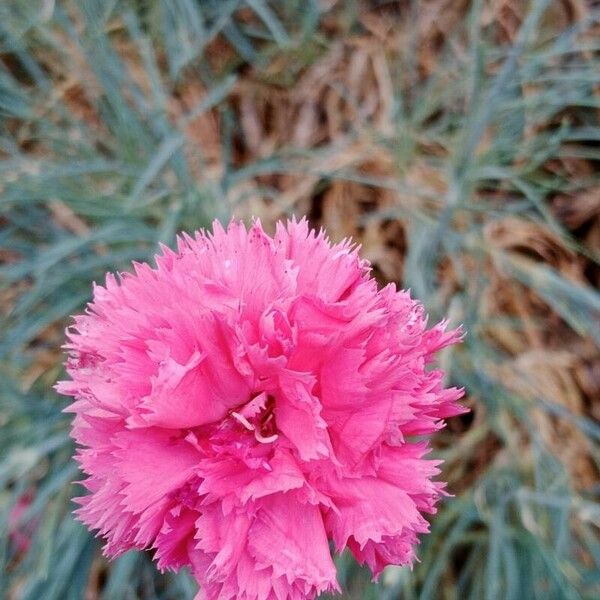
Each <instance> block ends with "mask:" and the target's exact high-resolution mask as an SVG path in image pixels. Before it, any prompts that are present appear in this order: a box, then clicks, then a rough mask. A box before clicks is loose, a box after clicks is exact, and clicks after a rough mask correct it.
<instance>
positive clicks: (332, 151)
mask: <svg viewBox="0 0 600 600" xmlns="http://www.w3.org/2000/svg"><path fill="white" fill-rule="evenodd" d="M590 4H593V3H590ZM465 5H468V6H467V7H466V6H465ZM599 19H600V14H599V13H598V12H594V9H593V8H587V7H586V3H584V2H579V1H573V2H568V1H566V0H565V1H564V2H551V1H550V0H532V1H531V2H521V1H520V0H514V1H511V0H504V1H502V2H491V1H490V2H488V1H486V0H476V1H474V2H471V3H465V2H458V1H456V2H452V1H442V0H433V1H430V2H418V1H416V0H415V1H413V2H410V1H408V0H407V1H405V2H391V1H390V2H384V1H375V0H372V1H370V2H367V1H366V0H365V1H358V0H355V1H350V0H348V1H341V0H339V1H336V0H330V1H317V0H289V1H288V0H286V1H285V2H283V1H282V2H276V1H268V0H152V1H150V2H141V1H135V0H78V1H75V0H64V1H60V0H56V1H53V0H20V1H19V0H7V1H5V2H2V4H1V5H0V202H1V211H2V212H1V216H0V260H1V261H2V265H1V267H0V311H1V312H0V314H1V319H2V322H1V329H0V330H1V335H0V361H1V362H0V595H2V594H3V593H4V594H6V597H7V598H10V599H14V600H39V599H42V598H43V599H44V600H80V599H83V598H90V599H91V598H102V599H107V600H108V599H110V600H120V599H123V600H125V599H130V598H131V599H133V598H144V599H148V600H150V599H152V600H155V599H158V598H161V599H182V598H191V597H192V596H193V594H194V593H195V584H194V583H193V582H192V580H191V579H190V578H189V577H188V576H187V575H186V574H185V573H180V574H178V575H175V574H165V575H161V574H159V573H157V572H156V571H155V569H154V567H153V566H152V563H151V561H150V557H149V556H147V555H145V554H144V553H128V554H127V555H125V556H123V557H121V558H119V559H118V560H116V561H115V562H114V563H111V564H108V563H107V562H106V561H105V560H104V559H103V558H102V557H101V555H100V543H99V542H98V541H97V540H95V539H94V538H93V536H92V535H91V534H89V533H88V532H87V531H86V530H85V529H84V528H83V527H82V526H81V525H79V524H78V523H76V522H75V521H74V520H73V517H72V515H71V511H72V509H73V505H72V503H71V501H70V498H71V497H72V496H73V495H76V494H78V493H80V489H79V488H78V487H77V486H74V485H72V483H71V482H72V481H74V480H76V479H77V478H78V477H79V474H78V472H77V469H76V467H75V465H74V463H73V461H72V460H71V456H72V454H73V452H74V448H73V445H72V443H71V441H70V439H69V437H68V428H69V417H68V416H67V415H64V414H62V413H61V409H62V408H63V407H64V406H65V401H64V399H62V398H59V397H57V396H56V394H55V393H54V392H53V390H52V385H53V383H54V382H55V381H56V379H57V378H58V377H59V375H60V373H61V368H62V367H61V361H62V359H63V357H62V355H61V351H60V345H61V343H62V338H63V329H64V327H65V325H66V323H67V322H68V316H69V315H70V314H72V313H74V312H76V311H78V310H80V309H82V307H83V306H84V305H85V302H86V301H88V300H89V298H90V294H91V284H92V282H93V281H102V280H103V277H104V273H105V272H106V271H108V270H110V271H117V270H123V269H126V268H128V265H129V264H130V262H131V261H132V260H147V259H149V258H150V257H151V255H152V254H153V253H154V251H155V250H156V247H157V243H158V242H159V241H162V242H165V243H172V242H173V239H174V236H175V233H176V232H177V231H179V230H187V231H190V230H194V229H197V228H199V227H203V226H206V225H207V224H209V223H210V221H211V220H212V219H213V218H219V219H221V220H223V221H226V220H227V219H228V218H229V217H230V215H231V214H233V213H237V214H239V215H241V216H248V215H249V214H251V213H252V214H256V215H258V216H261V217H262V218H263V221H264V222H265V223H266V224H267V226H268V225H269V224H270V223H272V222H273V220H274V219H276V218H277V217H279V216H281V215H285V214H290V213H296V214H298V215H300V214H308V215H309V217H310V218H311V220H312V221H313V223H315V224H317V225H318V224H323V225H325V226H327V228H328V231H329V232H330V234H331V236H332V237H334V238H339V237H343V236H345V235H353V236H354V237H355V238H356V239H357V240H358V241H360V242H361V243H362V244H363V254H364V256H365V257H366V258H369V259H370V260H371V261H372V262H373V265H374V272H375V274H376V275H377V277H378V278H379V279H380V280H381V281H382V282H385V281H391V280H395V281H398V282H399V283H400V285H401V286H402V287H410V288H411V289H412V290H413V293H414V295H415V296H416V297H418V298H420V299H421V300H423V302H424V303H425V305H426V307H427V309H428V310H429V311H430V312H431V313H432V318H438V317H441V316H443V315H445V314H450V316H451V319H452V321H453V322H454V323H458V322H463V323H464V325H465V328H466V330H467V331H468V336H467V338H466V341H465V342H464V344H463V345H462V346H461V347H460V348H457V349H453V350H452V351H451V352H450V353H449V354H447V355H446V356H444V361H445V365H444V366H445V367H446V368H447V370H448V372H449V373H450V377H451V378H452V380H453V383H455V384H458V385H463V386H465V387H466V388H467V391H468V400H467V402H468V403H469V405H470V406H471V408H472V409H473V410H472V412H471V413H470V415H469V416H467V417H466V418H463V419H455V420H454V421H453V422H452V423H451V424H450V427H449V429H448V430H447V431H446V432H444V433H443V434H440V436H439V437H438V439H437V447H436V453H437V454H438V455H439V456H440V457H442V458H444V459H445V460H446V464H445V473H444V475H445V479H447V480H448V481H449V482H450V483H449V490H450V491H451V492H452V493H453V494H454V495H455V497H454V498H451V499H449V500H448V501H447V502H445V503H444V505H443V506H442V507H441V508H440V511H439V512H438V514H437V516H435V517H434V518H433V519H432V527H431V534H430V535H429V536H426V537H425V538H424V540H423V543H422V546H421V548H420V550H419V557H420V562H419V563H417V564H415V566H414V569H413V570H410V569H406V568H403V569H400V568H396V569H394V568H391V569H388V571H386V573H385V574H384V575H383V577H382V578H381V581H380V582H379V583H378V584H372V583H370V582H369V580H368V577H367V575H366V573H365V572H364V571H363V570H361V569H360V568H358V567H356V565H355V564H354V563H353V562H352V560H351V559H350V558H349V557H347V556H344V557H342V559H341V560H340V561H339V575H340V583H341V584H342V586H343V587H344V589H345V594H346V596H345V597H347V598H356V599H357V600H358V599H369V598H371V599H375V598H382V599H387V600H392V599H399V598H402V599H407V600H409V599H410V600H412V599H417V598H419V599H422V600H426V599H437V598H439V599H443V600H453V599H455V598H461V599H480V598H485V599H487V600H501V599H502V600H504V599H512V600H524V599H529V598H539V599H544V600H545V599H554V598H556V599H559V598H561V599H562V598H565V599H573V600H575V599H578V598H589V599H592V598H598V597H600V537H599V535H598V533H599V532H598V527H599V525H600V504H599V503H598V490H599V489H600V488H599V478H598V469H599V462H598V461H599V459H600V453H599V451H598V450H599V446H598V442H599V440H600V426H599V425H598V422H597V419H598V418H599V416H600V412H599V409H598V398H599V397H600V383H599V381H600V379H599V375H598V373H599V372H600V359H599V358H598V356H599V353H598V347H599V346H600V296H599V295H598V293H597V289H598V284H599V282H600V270H599V269H598V257H599V250H600V182H599V181H598V178H597V173H596V169H595V165H597V162H598V160H599V159H600V152H599V150H598V143H599V142H600V126H599V125H598V114H599V113H598V111H599V109H600V100H599V96H598V90H599V84H600V57H599V54H598V52H599V50H600V45H599V43H598V39H599V37H598V34H599V31H600V25H599V23H600V21H599Z"/></svg>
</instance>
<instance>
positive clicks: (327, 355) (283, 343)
mask: <svg viewBox="0 0 600 600" xmlns="http://www.w3.org/2000/svg"><path fill="white" fill-rule="evenodd" d="M134 269H135V274H128V273H126V274H122V275H120V276H119V277H118V278H117V277H114V276H113V275H108V276H107V278H106V284H105V285H104V286H95V287H94V299H93V302H92V303H90V305H89V307H88V309H87V311H86V313H85V314H84V315H79V316H76V317H75V320H74V324H73V326H72V327H70V328H69V329H68V331H67V336H68V343H67V345H66V347H67V349H68V351H69V358H68V360H67V363H66V368H67V372H68V374H69V375H70V378H71V379H70V380H69V381H63V382H60V383H59V384H58V390H59V391H60V392H61V393H63V394H66V395H69V396H73V397H74V398H75V401H74V402H73V403H72V404H71V405H70V407H69V408H68V409H67V410H68V411H70V412H72V413H74V415H75V416H74V422H73V431H72V435H73V437H74V439H75V440H76V442H77V443H78V444H79V446H80V448H79V450H78V452H77V460H78V461H79V464H80V465H81V468H82V470H83V471H84V473H85V474H86V475H87V479H86V480H85V482H84V485H85V487H86V488H87V489H88V490H89V494H87V495H85V496H83V497H82V498H78V500H77V501H78V503H79V504H80V508H79V509H78V510H77V515H78V517H79V518H80V519H81V520H82V521H83V522H84V523H86V524H87V525H88V526H89V527H90V528H92V529H94V530H97V531H98V534H99V535H101V536H103V537H104V538H105V539H106V546H105V552H106V554H107V555H109V556H115V555H118V554H119V553H121V552H124V551H126V550H129V549H131V548H139V549H153V550H154V551H155V554H154V555H155V559H156V561H157V564H158V567H159V568H160V569H178V568H180V567H182V566H184V565H187V566H189V567H190V568H191V570H192V572H193V574H194V575H195V577H196V578H197V580H198V582H199V584H200V592H199V593H198V596H197V598H198V599H200V598H205V599H207V600H217V599H218V600H233V599H239V600H288V599H289V600H300V599H305V598H308V599H312V598H314V597H315V596H317V595H318V594H320V593H321V592H326V591H329V592H331V591H336V590H339V586H338V583H337V581H336V570H335V566H334V563H333V561H332V557H331V552H330V543H331V544H332V546H333V548H334V549H335V550H336V551H337V552H341V551H342V550H343V549H344V548H346V547H347V548H349V549H350V551H351V552H352V553H353V554H354V556H355V557H356V558H357V560H358V561H359V562H361V563H366V564H368V566H369V567H370V568H371V570H372V571H373V574H374V576H377V575H378V574H379V573H380V572H381V571H382V569H383V568H384V567H385V566H386V565H388V564H396V565H405V564H410V563H411V562H412V561H413V560H414V558H415V545H416V544H417V541H418V536H419V534H421V533H424V532H426V531H427V528H428V524H427V521H426V520H425V518H424V516H423V514H424V513H433V512H435V506H436V502H437V501H438V499H439V498H440V496H441V495H442V494H443V493H444V485H443V484H442V483H440V482H438V481H433V478H434V476H435V475H437V474H438V472H439V469H438V466H439V461H435V460H429V459H427V458H425V456H426V454H427V453H428V450H429V447H428V442H427V441H426V440H425V439H424V438H423V436H424V435H426V434H431V433H433V432H435V431H437V430H438V429H440V428H441V427H443V426H444V419H445V418H447V417H450V416H452V415H456V414H459V413H461V412H463V410H464V409H463V408H461V407H460V406H459V405H457V400H458V399H459V398H460V397H461V395H462V390H460V389H457V388H444V385H443V373H442V372H441V371H440V370H435V369H432V368H431V367H430V363H431V361H432V359H433V356H434V354H435V352H436V351H438V350H439V349H440V348H443V347H444V346H448V345H449V344H452V343H454V342H456V341H458V340H459V338H460V332H459V331H458V330H452V331H445V329H446V323H445V322H442V323H440V324H438V325H436V326H434V327H433V328H431V329H427V328H426V317H425V315H424V311H423V308H422V306H421V305H420V304H419V303H417V302H415V301H414V300H412V299H411V298H410V296H409V294H408V293H407V292H404V291H397V290H396V288H395V286H394V285H388V286H386V287H384V288H382V289H380V290H378V288H377V284H376V282H375V280H374V279H372V278H371V277H370V274H369V272H370V267H369V263H368V262H367V261H365V260H361V259H360V258H359V255H358V249H357V248H355V247H353V246H352V245H351V243H350V242H348V241H344V242H342V243H340V244H336V245H333V244H331V243H330V242H329V241H328V239H327V238H326V237H325V235H324V233H323V232H322V231H321V232H320V233H316V232H315V231H313V230H311V229H309V227H308V224H307V222H306V221H305V220H302V221H300V222H296V221H295V220H294V221H290V222H288V223H287V224H282V223H280V224H278V226H277V230H276V233H275V235H274V237H269V236H268V235H267V234H266V233H265V232H264V231H263V229H262V227H261V225H260V223H259V222H258V221H257V222H255V223H254V224H253V225H252V227H251V228H250V230H249V231H247V230H246V228H245V226H244V225H243V224H241V223H238V222H232V223H231V224H230V225H229V227H228V229H227V230H224V229H223V228H222V227H221V226H220V225H219V223H217V222H215V224H214V226H213V232H212V233H205V232H199V233H197V234H196V235H195V236H194V237H190V236H188V235H185V234H184V235H182V236H181V237H180V238H179V240H178V247H177V251H173V250H170V249H169V248H166V247H163V248H162V254H161V255H159V256H157V257H156V267H155V268H152V267H150V266H149V265H147V264H135V265H134Z"/></svg>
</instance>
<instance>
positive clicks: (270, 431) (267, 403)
mask: <svg viewBox="0 0 600 600" xmlns="http://www.w3.org/2000/svg"><path fill="white" fill-rule="evenodd" d="M229 414H230V415H231V416H232V417H233V418H234V419H235V420H236V421H237V422H238V423H240V424H241V425H242V426H243V427H244V428H245V429H247V430H248V431H252V432H254V437H255V438H256V440H257V441H258V442H260V443H261V444H271V443H273V442H274V441H275V440H276V439H277V438H278V437H279V434H278V433H277V424H276V422H275V399H274V398H273V396H267V394H265V393H264V392H263V393H261V394H258V395H257V396H255V397H254V398H253V399H252V400H250V402H248V404H245V405H244V406H243V407H242V408H241V409H240V410H239V411H231V412H230V413H229Z"/></svg>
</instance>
